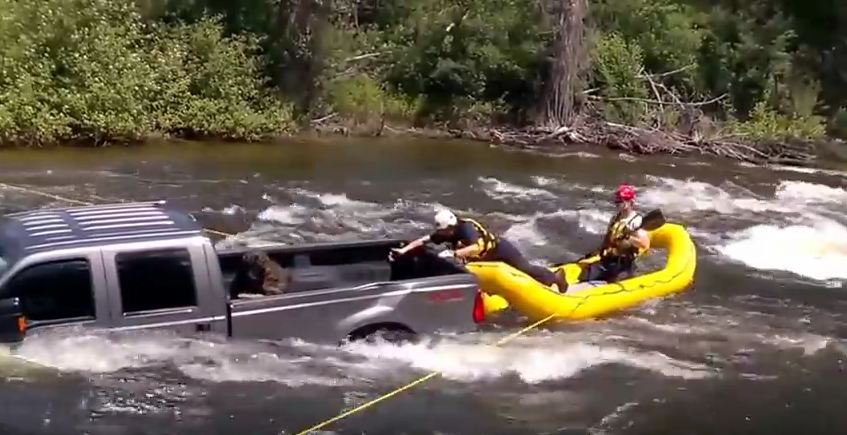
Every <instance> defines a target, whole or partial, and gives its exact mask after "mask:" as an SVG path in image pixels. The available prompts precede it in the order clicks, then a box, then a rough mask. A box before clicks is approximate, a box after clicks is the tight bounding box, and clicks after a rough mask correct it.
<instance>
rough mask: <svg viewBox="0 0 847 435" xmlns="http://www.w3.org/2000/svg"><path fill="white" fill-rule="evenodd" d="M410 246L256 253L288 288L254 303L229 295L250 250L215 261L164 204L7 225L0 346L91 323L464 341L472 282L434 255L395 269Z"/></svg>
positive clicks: (475, 298)
mask: <svg viewBox="0 0 847 435" xmlns="http://www.w3.org/2000/svg"><path fill="white" fill-rule="evenodd" d="M402 243H403V241H402V240H379V241H366V242H350V243H334V244H314V245H306V246H274V247H264V248H260V249H261V250H262V251H263V252H265V253H267V254H268V256H269V257H270V258H271V259H272V260H274V261H275V262H277V263H278V264H279V265H281V266H282V267H283V268H285V269H287V270H288V271H289V272H290V275H291V282H290V285H289V286H288V289H287V290H286V292H285V293H283V294H281V295H272V296H264V295H262V296H259V297H249V298H248V297H244V296H241V295H239V294H238V292H236V291H233V289H232V288H231V286H232V283H233V281H234V278H235V276H236V274H237V273H238V272H239V270H240V268H243V267H245V265H244V264H243V261H242V255H243V254H244V252H246V249H231V250H226V251H224V252H219V251H217V250H216V249H215V247H214V245H213V244H212V241H211V240H210V239H209V238H207V237H205V236H204V235H203V231H202V228H201V226H200V225H199V224H198V223H197V222H196V221H195V219H194V218H193V216H191V215H190V214H188V213H185V212H181V211H179V210H177V209H175V208H173V207H169V206H168V205H167V204H166V203H165V202H164V201H158V202H146V203H131V204H108V205H99V206H91V207H78V208H63V209H51V210H39V211H30V212H24V213H16V214H11V215H6V216H4V217H2V218H0V341H2V342H6V343H14V342H20V341H21V340H23V339H24V337H25V335H26V334H27V332H28V331H31V330H36V329H45V328H63V327H67V326H78V325H85V326H90V327H94V328H100V329H106V330H131V329H142V328H172V329H176V330H178V331H179V332H180V333H188V334H194V333H219V334H226V335H228V336H231V337H247V338H261V339H271V340H273V339H282V338H289V337H299V338H302V339H304V340H309V341H313V342H335V343H338V342H342V341H344V340H347V339H358V338H363V337H371V336H373V334H375V333H381V332H389V333H394V334H399V335H401V336H408V335H417V334H420V335H424V334H432V333H435V332H437V331H440V330H445V331H456V332H461V331H467V330H471V329H474V328H475V324H476V323H480V322H482V321H483V320H484V319H483V318H482V317H484V314H482V313H484V310H483V309H482V306H481V304H482V300H481V297H480V294H479V290H478V287H477V280H476V278H475V277H474V276H473V275H472V274H470V273H468V272H467V270H465V269H464V268H463V267H461V266H459V265H456V264H454V263H451V262H450V261H449V260H445V259H441V258H438V257H437V256H436V255H432V254H429V253H427V252H421V253H419V255H407V256H404V257H403V258H402V259H398V260H395V261H388V254H389V252H390V249H391V248H392V247H397V246H400V245H401V244H402ZM389 335H390V334H389ZM404 338H405V337H404Z"/></svg>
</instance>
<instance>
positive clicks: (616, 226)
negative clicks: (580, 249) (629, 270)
mask: <svg viewBox="0 0 847 435" xmlns="http://www.w3.org/2000/svg"><path fill="white" fill-rule="evenodd" d="M638 217H641V216H640V215H639V214H638V213H633V214H632V216H630V217H629V218H625V217H623V216H620V215H617V216H615V219H614V220H613V221H612V222H611V224H609V227H608V228H607V229H606V237H605V239H604V240H603V248H602V250H601V251H600V257H601V258H606V259H608V258H614V257H618V258H620V259H621V260H623V261H624V262H625V263H628V264H631V263H632V262H633V261H635V258H636V257H638V256H639V255H641V254H642V253H644V249H642V248H639V247H636V246H631V247H629V248H625V249H620V248H618V247H617V246H616V245H617V243H616V241H617V240H618V239H620V238H621V237H623V236H624V235H625V234H626V232H627V229H626V228H627V226H628V225H629V223H630V222H632V221H633V220H635V219H636V218H638Z"/></svg>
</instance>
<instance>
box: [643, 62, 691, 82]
mask: <svg viewBox="0 0 847 435" xmlns="http://www.w3.org/2000/svg"><path fill="white" fill-rule="evenodd" d="M694 66H695V65H694V64H693V63H692V64H691V65H686V66H684V67H682V68H677V69H675V70H673V71H668V72H663V73H659V74H642V75H639V76H638V78H642V79H643V78H647V77H652V78H654V79H660V78H662V77H667V76H672V75H674V74H679V73H681V72H683V71H687V70H689V69H691V68H694Z"/></svg>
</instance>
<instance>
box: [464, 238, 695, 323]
mask: <svg viewBox="0 0 847 435" xmlns="http://www.w3.org/2000/svg"><path fill="white" fill-rule="evenodd" d="M648 234H649V235H650V245H651V250H655V249H664V250H665V251H667V261H666V263H665V267H663V268H662V269H660V270H658V271H654V272H649V273H646V274H644V275H637V276H634V277H632V278H628V279H625V280H621V281H619V282H616V283H605V282H592V283H579V284H573V283H574V282H576V280H577V278H578V277H579V274H580V272H581V270H582V269H581V266H580V265H579V264H576V263H569V264H565V265H562V266H558V267H553V268H551V270H554V271H556V270H558V269H561V268H563V269H564V271H565V276H566V280H567V282H568V283H569V284H571V286H570V287H569V288H568V291H567V293H565V294H561V293H558V292H556V291H554V290H552V289H551V288H550V287H547V286H545V285H543V284H541V283H539V282H538V281H536V280H534V279H532V278H531V277H529V276H528V275H526V274H525V273H523V272H521V271H519V270H517V269H515V268H513V267H512V266H509V265H507V264H505V263H502V262H470V263H468V264H467V265H466V266H467V268H468V270H470V272H471V273H473V274H474V275H476V276H477V278H478V279H479V281H480V288H481V289H482V290H483V291H484V292H485V293H486V295H485V296H484V299H483V301H484V302H485V309H486V314H493V313H496V312H497V311H501V310H503V309H505V308H507V307H508V306H511V307H513V308H514V309H515V310H517V311H518V312H520V313H521V314H523V315H525V316H527V317H529V318H530V320H532V321H537V320H541V319H544V318H546V317H548V316H550V315H552V314H555V315H556V318H558V319H567V320H581V319H589V318H594V317H600V316H603V315H606V314H609V313H613V312H616V311H619V310H623V309H626V308H629V307H632V306H634V305H638V304H639V303H642V302H644V301H646V300H648V299H653V298H658V297H662V296H666V295H669V294H671V293H676V292H680V291H682V290H685V289H686V288H688V286H689V285H690V284H691V283H692V282H693V280H694V271H695V269H696V267H697V250H696V247H695V246H694V242H693V241H692V240H691V237H690V236H689V234H688V232H687V231H686V230H685V228H683V227H682V226H681V225H678V224H672V223H665V224H664V225H662V226H661V227H659V228H657V229H655V230H652V231H648ZM592 261H597V258H592V259H588V260H586V261H585V262H584V263H583V264H585V263H590V262H592Z"/></svg>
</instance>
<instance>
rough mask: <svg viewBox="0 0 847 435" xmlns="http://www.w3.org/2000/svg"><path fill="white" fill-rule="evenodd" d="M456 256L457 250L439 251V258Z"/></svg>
mask: <svg viewBox="0 0 847 435" xmlns="http://www.w3.org/2000/svg"><path fill="white" fill-rule="evenodd" d="M455 256H456V252H455V251H452V250H450V249H445V250H443V251H441V252H439V253H438V257H439V258H451V257H455Z"/></svg>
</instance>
